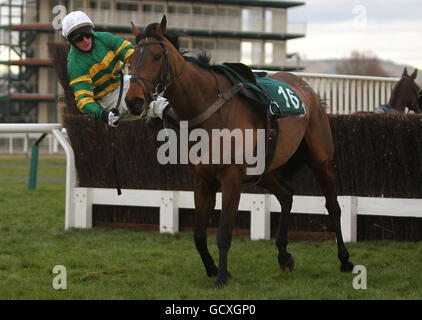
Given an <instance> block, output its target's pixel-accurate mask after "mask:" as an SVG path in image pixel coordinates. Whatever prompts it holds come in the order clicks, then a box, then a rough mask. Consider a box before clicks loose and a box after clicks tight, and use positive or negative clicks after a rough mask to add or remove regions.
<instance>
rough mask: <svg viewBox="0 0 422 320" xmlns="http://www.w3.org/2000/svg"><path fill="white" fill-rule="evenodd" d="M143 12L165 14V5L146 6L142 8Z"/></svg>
mask: <svg viewBox="0 0 422 320" xmlns="http://www.w3.org/2000/svg"><path fill="white" fill-rule="evenodd" d="M142 11H143V12H155V13H163V12H164V4H152V3H148V4H144V5H143V6H142Z"/></svg>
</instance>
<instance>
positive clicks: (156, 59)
mask: <svg viewBox="0 0 422 320" xmlns="http://www.w3.org/2000/svg"><path fill="white" fill-rule="evenodd" d="M160 59H161V53H157V54H156V55H155V56H154V61H158V60H160Z"/></svg>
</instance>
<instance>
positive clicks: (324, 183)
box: [314, 161, 354, 271]
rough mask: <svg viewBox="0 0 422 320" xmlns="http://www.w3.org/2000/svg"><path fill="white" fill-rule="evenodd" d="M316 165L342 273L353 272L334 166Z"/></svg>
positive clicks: (326, 163)
mask: <svg viewBox="0 0 422 320" xmlns="http://www.w3.org/2000/svg"><path fill="white" fill-rule="evenodd" d="M314 165H315V167H314V168H315V169H314V171H315V174H316V175H317V177H318V179H319V181H320V185H321V188H322V191H323V193H324V195H325V199H326V204H325V206H326V208H327V210H328V213H329V215H330V220H331V222H332V224H333V227H334V232H335V234H336V239H337V247H338V258H339V260H340V263H341V271H352V270H353V267H354V266H353V263H351V262H350V261H349V253H348V252H347V249H346V246H345V245H344V241H343V236H342V232H341V223H340V217H341V209H340V206H339V204H338V201H337V194H336V192H335V176H334V170H333V165H332V162H331V161H327V162H324V163H318V164H314Z"/></svg>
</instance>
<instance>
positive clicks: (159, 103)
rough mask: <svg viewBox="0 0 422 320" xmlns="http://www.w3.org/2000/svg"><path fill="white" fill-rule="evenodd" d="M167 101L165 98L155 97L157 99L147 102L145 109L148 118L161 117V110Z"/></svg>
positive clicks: (166, 104)
mask: <svg viewBox="0 0 422 320" xmlns="http://www.w3.org/2000/svg"><path fill="white" fill-rule="evenodd" d="M168 104H169V102H168V101H167V99H166V98H163V97H160V96H158V97H157V100H155V101H152V102H151V103H150V104H149V108H148V111H147V117H148V118H155V117H159V118H160V119H163V110H164V109H165V108H166V107H167V106H168Z"/></svg>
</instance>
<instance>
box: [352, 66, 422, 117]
mask: <svg viewBox="0 0 422 320" xmlns="http://www.w3.org/2000/svg"><path fill="white" fill-rule="evenodd" d="M417 73H418V69H415V71H413V73H412V74H411V75H410V76H409V75H408V73H407V68H404V70H403V73H402V76H401V78H400V80H399V81H397V83H396V84H395V85H394V87H393V89H392V91H391V96H390V99H389V100H388V103H387V104H384V105H381V106H378V107H377V108H376V109H375V110H374V111H373V112H370V113H387V114H396V113H397V114H400V113H405V111H406V107H407V108H408V109H409V110H412V111H413V112H414V113H422V94H421V90H420V88H419V86H418V85H417V84H416V82H415V79H416V76H417ZM365 113H368V112H363V111H362V112H360V111H358V112H355V113H354V114H365Z"/></svg>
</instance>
